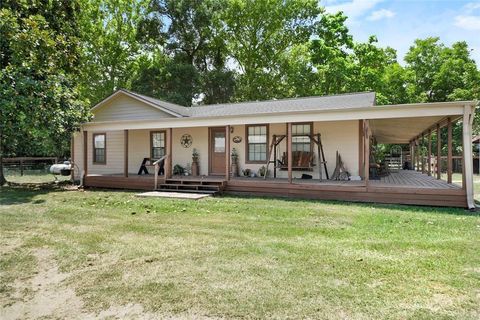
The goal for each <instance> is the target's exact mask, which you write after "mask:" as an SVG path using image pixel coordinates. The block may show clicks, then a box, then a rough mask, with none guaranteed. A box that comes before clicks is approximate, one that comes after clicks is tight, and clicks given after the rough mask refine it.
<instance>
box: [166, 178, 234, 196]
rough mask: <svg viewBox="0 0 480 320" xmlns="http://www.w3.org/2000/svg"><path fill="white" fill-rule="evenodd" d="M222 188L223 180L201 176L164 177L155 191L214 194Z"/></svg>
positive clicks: (221, 190)
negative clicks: (184, 177) (197, 177)
mask: <svg viewBox="0 0 480 320" xmlns="http://www.w3.org/2000/svg"><path fill="white" fill-rule="evenodd" d="M224 189H225V181H224V180H218V179H201V178H199V179H195V178H188V179H182V178H172V179H166V180H165V182H164V183H162V184H160V185H159V187H158V188H157V191H166V192H189V193H205V194H212V195H215V194H217V193H221V192H223V190H224Z"/></svg>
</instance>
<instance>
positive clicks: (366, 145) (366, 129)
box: [363, 120, 370, 188]
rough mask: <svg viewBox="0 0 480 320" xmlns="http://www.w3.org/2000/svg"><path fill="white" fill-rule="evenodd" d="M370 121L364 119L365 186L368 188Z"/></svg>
mask: <svg viewBox="0 0 480 320" xmlns="http://www.w3.org/2000/svg"><path fill="white" fill-rule="evenodd" d="M368 126H369V123H368V120H363V138H364V142H363V146H364V151H363V155H364V158H363V159H364V160H363V165H364V167H363V171H364V174H365V186H366V187H367V188H368V184H369V181H370V135H369V127H368Z"/></svg>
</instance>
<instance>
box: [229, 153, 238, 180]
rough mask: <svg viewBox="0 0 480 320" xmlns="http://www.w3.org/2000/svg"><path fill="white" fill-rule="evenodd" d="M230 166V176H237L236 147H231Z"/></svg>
mask: <svg viewBox="0 0 480 320" xmlns="http://www.w3.org/2000/svg"><path fill="white" fill-rule="evenodd" d="M231 158H232V166H231V169H230V172H231V175H232V177H238V152H237V149H235V148H233V149H232V155H231Z"/></svg>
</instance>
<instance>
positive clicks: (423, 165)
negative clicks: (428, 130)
mask: <svg viewBox="0 0 480 320" xmlns="http://www.w3.org/2000/svg"><path fill="white" fill-rule="evenodd" d="M421 144H422V148H421V150H423V147H424V146H425V135H424V134H423V133H422V140H421ZM420 156H421V157H422V173H425V155H423V154H421V155H420Z"/></svg>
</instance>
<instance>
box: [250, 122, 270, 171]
mask: <svg viewBox="0 0 480 320" xmlns="http://www.w3.org/2000/svg"><path fill="white" fill-rule="evenodd" d="M267 144H268V126H267V125H255V126H247V144H246V145H247V162H260V163H265V162H266V161H267Z"/></svg>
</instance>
